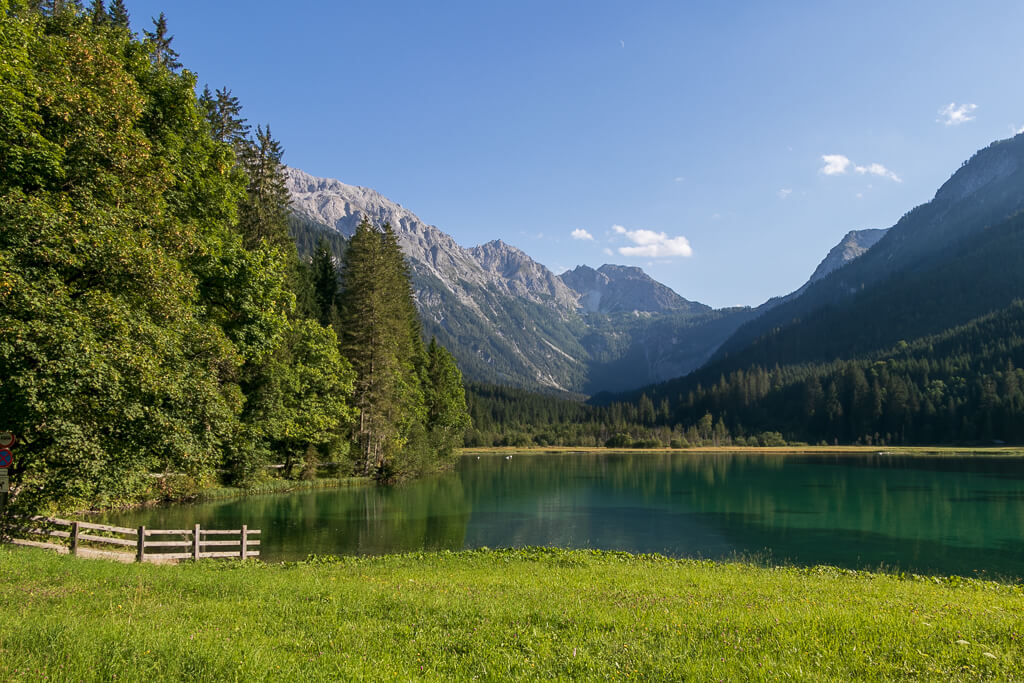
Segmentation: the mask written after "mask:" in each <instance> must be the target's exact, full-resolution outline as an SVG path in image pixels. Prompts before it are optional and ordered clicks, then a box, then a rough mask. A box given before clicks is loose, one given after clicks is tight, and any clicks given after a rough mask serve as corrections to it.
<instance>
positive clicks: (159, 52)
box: [143, 12, 181, 71]
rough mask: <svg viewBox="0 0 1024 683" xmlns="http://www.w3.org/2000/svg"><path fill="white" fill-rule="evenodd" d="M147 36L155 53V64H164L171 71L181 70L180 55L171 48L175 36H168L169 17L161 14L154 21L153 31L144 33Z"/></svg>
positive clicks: (153, 58) (153, 57) (147, 40)
mask: <svg viewBox="0 0 1024 683" xmlns="http://www.w3.org/2000/svg"><path fill="white" fill-rule="evenodd" d="M143 33H144V34H145V36H146V42H147V43H149V45H150V46H151V48H152V50H153V52H152V60H153V63H154V64H162V65H163V66H166V67H167V68H168V69H170V70H171V71H174V70H175V69H180V68H181V62H179V61H178V53H177V52H176V51H175V50H174V48H172V47H171V42H172V41H173V40H174V36H169V35H167V17H166V16H164V13H163V12H161V13H160V16H159V17H157V18H156V19H153V30H152V31H143Z"/></svg>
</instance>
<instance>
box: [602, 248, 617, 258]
mask: <svg viewBox="0 0 1024 683" xmlns="http://www.w3.org/2000/svg"><path fill="white" fill-rule="evenodd" d="M601 251H603V252H604V253H605V254H607V255H608V256H612V255H614V254H615V252H613V251H612V250H611V249H609V248H608V247H605V248H604V249H602V250H601Z"/></svg>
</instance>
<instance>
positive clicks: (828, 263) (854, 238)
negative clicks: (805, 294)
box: [807, 228, 888, 284]
mask: <svg viewBox="0 0 1024 683" xmlns="http://www.w3.org/2000/svg"><path fill="white" fill-rule="evenodd" d="M886 232H888V228H868V229H866V230H851V231H850V232H848V233H846V235H845V236H844V237H843V239H841V240H840V241H839V244H837V245H836V246H834V247H832V249H831V250H829V252H828V254H827V255H826V256H825V258H824V259H822V261H821V263H819V264H818V267H817V268H815V269H814V272H813V273H811V277H810V279H808V280H807V283H808V284H810V283H811V282H816V281H818V280H820V279H821V278H823V277H825V276H826V275H828V274H829V273H831V272H832V271H834V270H835V269H837V268H841V267H842V266H845V265H846V264H847V263H849V262H850V261H852V260H854V259H855V258H858V257H860V256H861V255H862V254H863V253H864V252H866V251H867V250H868V249H870V248H871V247H873V246H875V243H876V242H878V240H880V239H882V237H884V236H885V233H886Z"/></svg>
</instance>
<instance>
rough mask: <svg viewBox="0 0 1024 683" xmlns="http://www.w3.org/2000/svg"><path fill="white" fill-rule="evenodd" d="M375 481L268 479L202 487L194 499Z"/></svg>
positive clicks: (366, 478) (347, 485) (240, 495)
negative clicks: (236, 485) (244, 484)
mask: <svg viewBox="0 0 1024 683" xmlns="http://www.w3.org/2000/svg"><path fill="white" fill-rule="evenodd" d="M374 483H375V482H374V481H373V479H371V478H370V477H334V478H326V477H324V478H320V479H268V480H266V481H263V482H260V483H258V484H254V485H252V486H250V487H248V488H239V487H234V486H217V487H214V488H208V489H202V490H201V491H199V492H198V493H196V495H195V499H196V500H222V499H225V498H239V497H242V496H254V495H260V494H264V493H288V492H290V491H306V490H310V489H336V488H347V487H350V486H370V485H373V484H374Z"/></svg>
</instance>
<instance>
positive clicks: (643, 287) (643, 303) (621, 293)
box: [559, 263, 711, 314]
mask: <svg viewBox="0 0 1024 683" xmlns="http://www.w3.org/2000/svg"><path fill="white" fill-rule="evenodd" d="M559 277H560V278H561V280H562V282H564V283H565V284H566V285H568V286H569V288H570V289H571V290H572V291H574V292H575V293H576V295H577V296H578V300H579V304H580V308H581V309H582V310H583V311H584V312H585V313H606V314H610V313H630V312H633V311H638V312H641V313H690V314H697V313H707V312H709V311H710V310H711V307H710V306H705V305H704V304H700V303H694V302H692V301H687V300H686V299H684V298H683V297H681V296H679V295H678V294H676V293H675V292H673V291H672V290H671V289H669V288H668V287H666V286H665V285H663V284H661V283H660V282H658V281H656V280H655V279H653V278H652V277H651V276H649V275H648V274H647V273H645V272H644V271H643V270H641V269H640V268H636V267H634V266H616V265H612V264H610V263H606V264H604V265H603V266H601V267H600V268H598V269H597V270H594V269H593V268H591V267H590V266H577V267H576V268H574V269H573V270H569V271H566V272H564V273H562V274H561V275H559Z"/></svg>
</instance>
